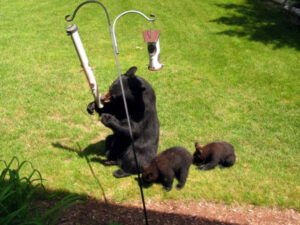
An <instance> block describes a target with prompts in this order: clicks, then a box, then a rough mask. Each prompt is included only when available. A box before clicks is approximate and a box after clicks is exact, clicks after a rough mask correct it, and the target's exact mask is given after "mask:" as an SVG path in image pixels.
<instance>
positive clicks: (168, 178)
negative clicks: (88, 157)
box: [142, 146, 193, 191]
mask: <svg viewBox="0 0 300 225" xmlns="http://www.w3.org/2000/svg"><path fill="white" fill-rule="evenodd" d="M192 158H193V157H192V155H191V153H189V152H188V151H187V150H186V149H185V148H183V147H179V146H175V147H172V148H169V149H167V150H165V151H163V152H162V153H160V154H158V155H156V156H155V158H154V159H153V160H152V161H151V163H150V164H149V165H147V166H144V167H143V168H142V171H143V174H142V179H143V183H144V184H146V185H147V184H151V183H153V182H157V181H159V182H161V183H162V184H163V188H164V189H165V190H166V191H169V190H171V189H172V184H173V181H174V177H176V178H177V179H178V184H177V185H176V187H177V189H181V188H183V186H184V184H185V182H186V178H187V176H188V172H189V168H190V166H191V164H192V161H193V160H192Z"/></svg>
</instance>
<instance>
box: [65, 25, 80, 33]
mask: <svg viewBox="0 0 300 225" xmlns="http://www.w3.org/2000/svg"><path fill="white" fill-rule="evenodd" d="M66 31H67V33H68V34H73V33H74V32H76V31H78V28H77V26H76V24H71V25H69V26H67V28H66Z"/></svg>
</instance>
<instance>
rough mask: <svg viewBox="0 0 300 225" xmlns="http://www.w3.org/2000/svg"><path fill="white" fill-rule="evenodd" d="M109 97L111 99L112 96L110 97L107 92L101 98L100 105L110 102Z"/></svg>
mask: <svg viewBox="0 0 300 225" xmlns="http://www.w3.org/2000/svg"><path fill="white" fill-rule="evenodd" d="M111 97H112V95H111V93H110V91H108V92H106V93H105V94H104V95H102V96H101V102H102V103H109V102H110V100H111Z"/></svg>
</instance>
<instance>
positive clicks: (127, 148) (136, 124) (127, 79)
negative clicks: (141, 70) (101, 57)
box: [87, 67, 159, 178]
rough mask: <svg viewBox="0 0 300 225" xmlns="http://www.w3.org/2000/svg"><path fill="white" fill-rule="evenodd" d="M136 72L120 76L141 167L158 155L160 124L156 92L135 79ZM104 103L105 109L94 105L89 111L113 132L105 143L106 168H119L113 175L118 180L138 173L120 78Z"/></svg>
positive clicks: (147, 84)
mask: <svg viewBox="0 0 300 225" xmlns="http://www.w3.org/2000/svg"><path fill="white" fill-rule="evenodd" d="M136 70H137V68H136V67H131V68H130V69H129V70H128V71H127V72H126V73H125V74H123V75H122V76H121V79H122V83H123V87H124V91H125V98H126V102H127V106H128V112H129V117H130V122H131V128H132V134H133V139H134V146H135V151H136V154H137V159H138V162H139V166H140V167H141V166H144V165H147V164H149V163H150V161H151V159H152V158H153V157H154V155H155V154H156V152H157V147H158V140H159V121H158V117H157V112H156V97H155V93H154V90H153V89H152V87H151V85H150V84H149V83H148V82H147V81H146V80H145V79H143V78H141V77H139V76H136V75H135V72H136ZM101 101H102V103H103V105H104V107H103V108H97V107H96V104H95V102H91V103H90V104H89V105H88V108H87V110H88V112H89V113H90V114H92V113H93V112H94V110H96V112H97V113H98V114H99V115H100V116H101V117H102V118H101V122H102V123H103V124H104V125H105V126H107V127H109V128H110V129H112V131H113V134H112V135H110V136H108V137H107V138H106V141H105V148H106V155H107V159H108V161H107V164H118V165H119V166H120V169H119V170H117V171H115V172H114V176H115V177H117V178H120V177H126V176H129V175H131V174H134V173H137V170H136V164H135V160H134V153H133V150H132V141H131V137H130V134H129V128H128V122H127V117H126V113H125V108H124V102H123V96H122V91H121V84H120V80H119V78H117V79H116V80H115V81H114V82H113V83H112V85H111V86H110V88H109V91H108V92H107V93H106V94H104V95H103V96H102V97H101Z"/></svg>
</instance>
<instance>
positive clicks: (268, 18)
mask: <svg viewBox="0 0 300 225" xmlns="http://www.w3.org/2000/svg"><path fill="white" fill-rule="evenodd" d="M245 2H246V3H245V4H243V5H242V4H217V6H218V7H221V8H224V9H227V10H228V16H224V17H220V18H217V19H214V20H211V21H210V22H215V23H218V24H225V25H228V26H231V28H229V29H227V30H224V31H221V32H218V33H217V34H219V35H228V36H237V37H247V38H248V39H249V40H251V41H256V42H262V43H264V44H270V45H272V46H273V47H274V49H277V48H282V47H291V48H295V49H297V50H300V26H297V25H295V24H293V23H292V22H291V18H292V16H291V15H289V14H288V13H287V12H283V10H282V9H279V8H277V7H275V6H274V5H271V4H267V3H266V2H262V1H258V0H246V1H245Z"/></svg>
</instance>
